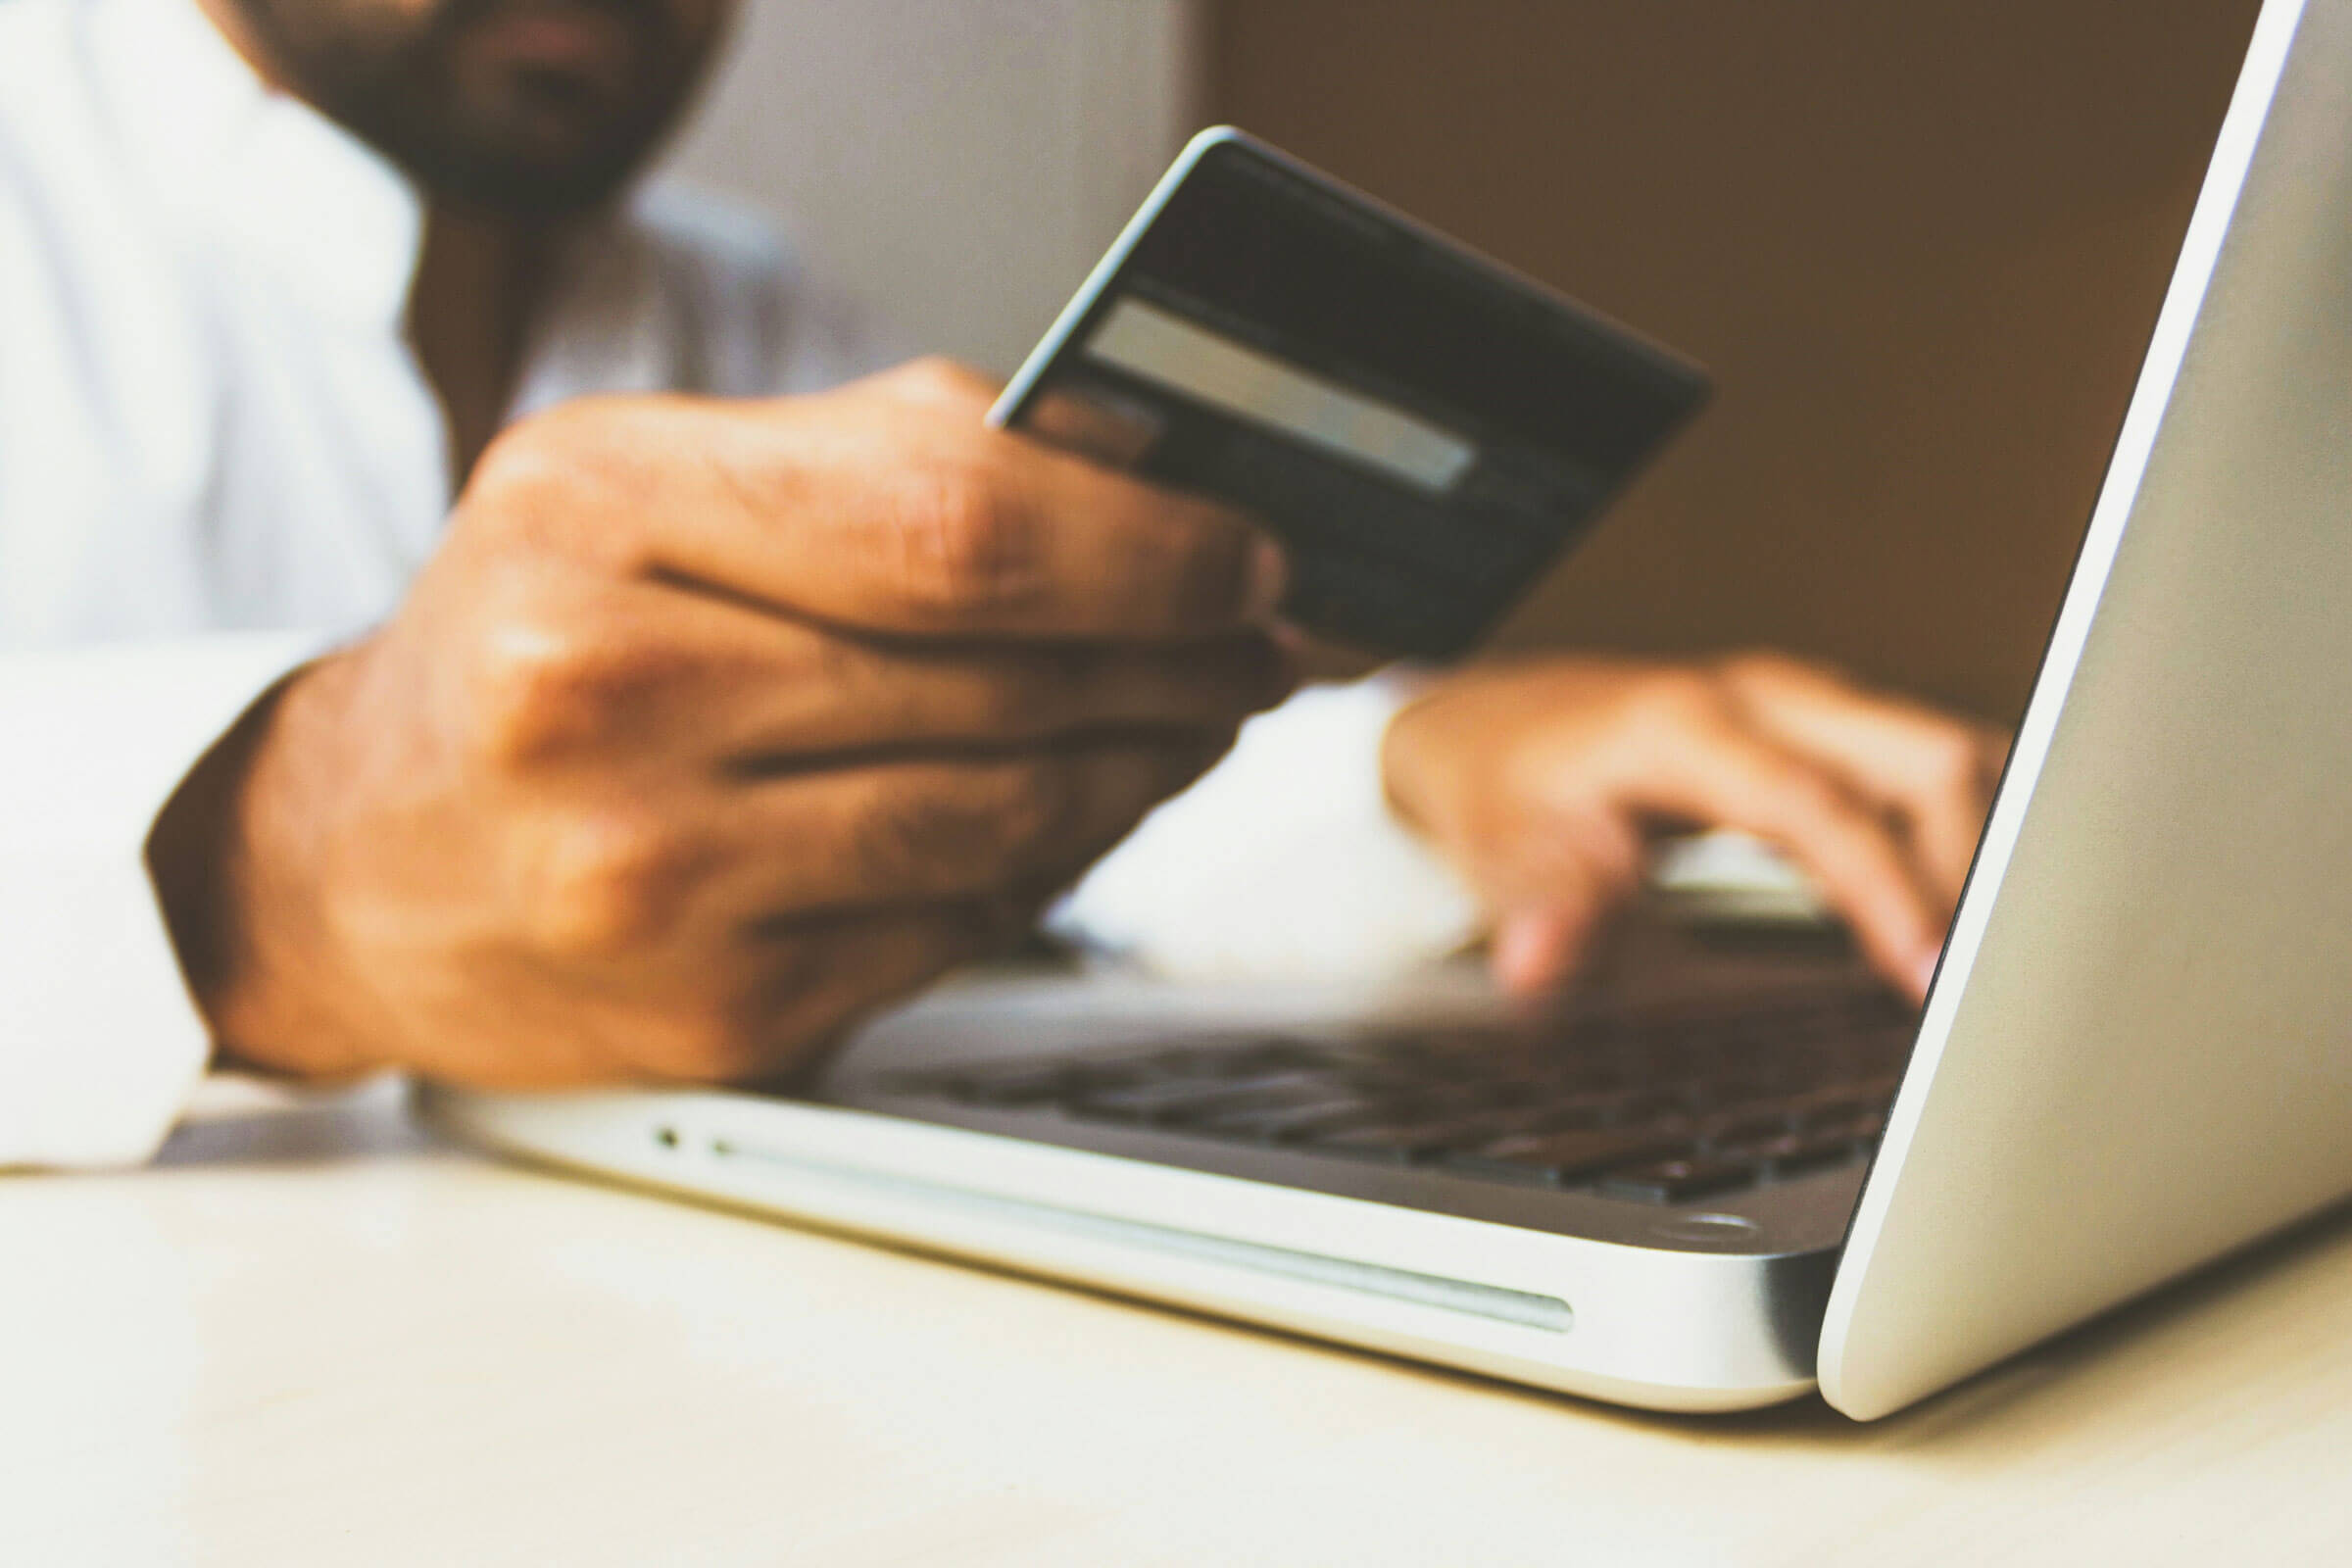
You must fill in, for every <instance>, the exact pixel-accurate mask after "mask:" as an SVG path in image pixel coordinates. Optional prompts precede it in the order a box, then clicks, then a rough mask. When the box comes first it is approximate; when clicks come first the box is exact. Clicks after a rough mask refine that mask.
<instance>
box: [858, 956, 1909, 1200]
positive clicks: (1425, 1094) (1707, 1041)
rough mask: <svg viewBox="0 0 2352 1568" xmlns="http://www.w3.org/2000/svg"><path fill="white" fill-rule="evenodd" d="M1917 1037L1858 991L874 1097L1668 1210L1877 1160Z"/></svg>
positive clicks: (1279, 1041)
mask: <svg viewBox="0 0 2352 1568" xmlns="http://www.w3.org/2000/svg"><path fill="white" fill-rule="evenodd" d="M1917 1022H1918V1019H1917V1016H1916V1014H1914V1013H1913V1012H1911V1011H1910V1010H1909V1009H1908V1008H1906V1007H1904V1006H1902V1005H1899V1004H1898V1003H1896V1002H1895V1001H1894V1000H1893V999H1892V998H1890V997H1888V996H1887V995H1886V994H1885V993H1882V992H1877V991H1859V990H1856V991H1841V992H1838V993H1836V994H1833V995H1826V996H1825V995H1807V996H1804V997H1801V998H1789V999H1782V1000H1779V1001H1776V1002H1773V1003H1769V1004H1754V1003H1750V1004H1746V1005H1738V1006H1717V1007H1713V1008H1694V1007H1691V1006H1689V1005H1684V1006H1680V1007H1676V1008H1673V1009H1655V1010H1642V1011H1635V1010H1620V1011H1610V1012H1587V1013H1581V1014H1577V1015H1574V1016H1567V1017H1561V1018H1558V1019H1554V1020H1551V1021H1549V1022H1545V1023H1530V1024H1524V1025H1512V1026H1482V1027H1478V1028H1423V1029H1409V1030H1406V1029H1389V1030H1382V1031H1379V1032H1368V1033H1363V1034H1359V1035H1354V1036H1350V1037H1347V1038H1322V1037H1315V1038H1308V1037H1304V1036H1299V1037H1294V1036H1288V1035H1280V1034H1250V1035H1221V1036H1217V1037H1213V1038H1206V1039H1189V1040H1172V1041H1168V1042H1166V1043H1163V1044H1157V1045H1152V1046H1148V1047H1145V1048H1142V1049H1134V1050H1127V1049H1122V1050H1120V1051H1118V1052H1116V1053H1109V1054H1105V1053H1102V1052H1085V1053H1073V1054H1062V1055H1050V1056H1030V1057H1020V1058H1013V1059H1006V1058H1001V1057H1000V1058H994V1059H991V1060H988V1061H974V1062H968V1063H961V1064H954V1063H951V1064H947V1065H942V1066H938V1067H931V1068H925V1069H923V1070H921V1071H919V1072H912V1073H904V1074H899V1075H896V1076H893V1077H891V1078H888V1079H885V1080H884V1081H883V1082H882V1085H881V1087H883V1088H885V1089H886V1090H888V1091H889V1092H890V1093H892V1094H894V1095H899V1096H912V1097H916V1098H921V1099H935V1100H946V1101H951V1102H954V1103H958V1104H963V1105H971V1106H980V1107H986V1108H989V1109H992V1110H999V1111H1012V1112H1031V1113H1036V1114H1041V1115H1052V1116H1060V1117H1067V1118H1070V1119H1073V1120H1076V1121H1080V1122H1098V1123H1117V1124H1125V1125H1130V1126H1145V1127H1151V1128H1153V1129H1156V1130H1159V1131H1162V1132H1165V1133H1170V1134H1174V1135H1177V1136H1181V1137H1187V1138H1199V1139H1205V1140H1211V1141H1216V1142H1222V1143H1229V1144H1252V1145H1260V1146H1275V1147H1280V1148H1283V1149H1287V1150H1293V1151H1296V1152H1299V1153H1304V1154H1314V1155H1322V1156H1325V1157H1328V1158H1332V1159H1348V1160H1366V1161H1375V1162H1379V1163H1384V1164H1391V1165H1416V1166H1426V1167H1431V1168H1435V1169H1440V1170H1446V1171H1449V1172H1452V1173H1455V1174H1457V1175H1463V1176H1470V1177H1477V1178H1482V1179H1488V1180H1495V1181H1508V1182H1519V1183H1533V1184H1539V1185H1543V1186H1548V1187H1559V1188H1576V1189H1583V1190H1588V1191H1593V1192H1597V1193H1600V1194H1603V1195H1605V1196H1608V1197H1611V1198H1620V1199H1630V1200H1634V1201H1643V1202H1652V1203H1674V1202H1682V1201H1688V1200H1691V1199H1698V1198H1708V1197H1714V1196H1717V1195H1720V1194H1723V1193H1727V1192H1732V1191H1737V1190H1739V1189H1741V1188H1747V1187H1753V1186H1756V1185H1757V1184H1759V1183H1764V1182H1770V1181H1775V1180H1780V1179H1784V1178H1787V1177H1790V1176H1796V1175H1803V1174H1808V1173H1810V1172H1814V1171H1818V1170H1822V1169H1825V1168H1828V1167H1830V1166H1834V1165H1840V1164H1845V1163H1849V1162H1852V1161H1855V1160H1859V1159H1863V1158H1867V1157H1868V1156H1869V1155H1870V1153H1871V1152H1873V1151H1874V1150H1875V1149H1876V1148H1877V1147H1878V1139H1879V1135H1880V1133H1881V1132H1882V1131H1884V1130H1885V1127H1886V1124H1887V1104H1888V1103H1889V1102H1890V1101H1891V1100H1892V1099H1893V1097H1894V1090H1895V1085H1896V1083H1897V1081H1898V1079H1899V1078H1900V1075H1901V1072H1902V1067H1903V1062H1904V1060H1905V1058H1906V1056H1907V1055H1908V1054H1909V1051H1910V1048H1911V1039H1912V1034H1913V1031H1914V1029H1915V1028H1916V1026H1917Z"/></svg>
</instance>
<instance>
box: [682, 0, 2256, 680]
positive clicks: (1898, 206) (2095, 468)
mask: <svg viewBox="0 0 2352 1568" xmlns="http://www.w3.org/2000/svg"><path fill="white" fill-rule="evenodd" d="M2255 9H2256V4H2255V0H2134V3H2133V4H2131V5H2129V6H2123V5H2117V4H2114V3H2113V0H1993V3H1990V4H1987V3H1985V0H1902V3H1900V4H1891V5H1890V4H1887V3H1886V0H1776V3H1774V4H1772V5H1757V4H1754V3H1752V0H1672V3H1649V4H1643V3H1637V0H1609V3H1603V0H856V3H851V0H752V3H751V5H750V8H749V13H748V16H747V19H746V20H747V28H746V33H745V36H744V38H743V39H742V44H743V49H742V52H741V53H740V54H739V56H738V58H737V60H736V63H735V67H734V70H733V72H732V73H731V74H730V76H729V77H728V79H726V80H725V81H723V82H722V83H721V84H720V87H719V90H718V92H717V93H716V94H715V96H714V97H713V99H712V101H711V104H710V106H709V109H708V112H707V113H706V115H705V116H704V118H703V120H702V121H701V123H699V124H698V125H697V126H696V127H695V128H694V130H693V131H692V133H691V134H690V135H689V136H688V138H687V139H686V141H685V143H684V145H683V146H682V147H681V149H680V155H679V162H680V164H681V165H682V167H683V168H685V169H686V170H687V171H688V172H690V173H692V174H694V175H695V176H696V177H698V178H701V179H703V180H705V181H706V182H709V183H714V184H719V185H725V186H729V187H732V188H734V189H737V190H739V191H743V192H745V193H747V194H749V195H751V196H753V197H754V198H756V199H759V200H761V201H765V202H767V203H770V204H771V205H775V206H778V207H780V208H782V209H784V210H786V211H788V212H790V213H792V214H794V215H795V217H796V218H797V220H798V224H797V226H798V228H799V230H800V232H801V233H802V235H803V237H804V241H805V248H806V249H807V250H809V252H810V253H811V254H812V255H813V256H814V257H815V258H816V259H817V260H818V261H819V262H820V263H823V264H825V265H826V267H827V270H829V271H831V272H832V273H833V274H834V275H835V276H837V277H842V278H845V279H847V280H848V281H849V282H850V283H851V284H852V285H854V287H855V288H856V289H857V290H858V292H859V293H860V294H861V295H863V296H864V297H865V298H866V299H867V300H868V301H869V302H871V303H873V304H875V305H876V306H878V307H880V308H881V309H883V310H884V311H886V312H887V313H888V314H890V315H891V316H892V317H894V318H895V319H897V320H898V321H899V322H900V323H901V324H902V325H903V326H904V327H905V328H907V333H908V335H909V337H910V338H911V340H912V341H914V342H916V343H919V344H922V345H925V346H940V347H947V348H951V349H953V350H955V351H956V352H959V353H962V354H964V355H966V356H967V357H970V358H974V359H976V360H978V361H979V362H980V363H982V364H985V365H989V366H991V367H993V368H998V369H1000V370H1003V369H1006V368H1010V366H1011V365H1012V364H1013V363H1015V362H1016V361H1017V360H1018V358H1019V356H1020V354H1021V353H1022V352H1023V351H1024V350H1025V349H1026V348H1027V346H1028V344H1029V343H1030V341H1031V340H1032V339H1034V337H1035V336H1036V334H1037V333H1038V332H1039V331H1040V330H1041V329H1042V327H1043V326H1044V324H1045V323H1046V321H1047V320H1049V319H1051V317H1052V315H1053V313H1054V310H1055V308H1056V307H1057V306H1058V305H1059V304H1060V302H1061V300H1062V299H1063V298H1064V297H1065V296H1066V295H1067V293H1068V292H1069V290H1070V288H1071V287H1072V286H1073V285H1074V284H1075V282H1076V280H1077V279H1078V277H1079V276H1080V275H1081V274H1082V273H1083V272H1084V270H1085V269H1086V268H1087V267H1088V266H1089V265H1090V264H1091V263H1092V261H1093V260H1094V258H1095V256H1096V254H1097V253H1098V252H1099V251H1100V249H1101V248H1102V246H1103V243H1104V242H1105V241H1106V240H1107V239H1108V238H1109V236H1110V235H1111V234H1112V233H1113V232H1114V231H1115V230H1116V228H1117V226H1118V224H1119V222H1120V221H1121V220H1122V219H1123V218H1124V217H1125V215H1126V213H1127V211H1128V209H1129V208H1130V207H1131V206H1132V205H1133V203H1134V201H1135V200H1136V199H1137V197H1139V196H1140V195H1141V193H1142V191H1143V190H1144V189H1145V188H1146V187H1147V186H1148V185H1149V184H1150V181H1151V178H1152V175H1153V174H1154V173H1155V172H1156V171H1157V169H1158V167H1159V165H1160V164H1162V163H1163V162H1164V161H1165V159H1166V157H1167V156H1168V154H1169V153H1170V152H1171V151H1172V150H1173V148H1174V147H1175V146H1176V145H1177V144H1178V143H1179V142H1180V141H1181V140H1182V137H1183V135H1184V134H1185V133H1186V132H1187V131H1188V130H1189V129H1191V128H1192V127H1193V126H1194V125H1195V124H1196V123H1206V122H1207V121H1209V120H1225V119H1229V120H1232V121H1235V122H1237V123H1241V124H1244V125H1246V126H1249V127H1250V128H1251V129H1253V130H1256V131H1258V132H1260V133H1262V134H1264V135H1266V136H1268V137H1270V138H1272V139H1273V140H1274V141H1276V142H1278V143H1280V144H1282V145H1284V146H1286V147H1289V148H1291V149H1292V150H1293V151H1296V152H1298V153H1299V154H1300V155H1301V156H1303V157H1305V158H1307V159H1309V160H1311V161H1313V162H1315V163H1318V164H1321V165H1322V166H1324V167H1325V168H1328V169H1330V170H1331V171H1333V172H1336V173H1338V174H1340V175H1342V176H1343V177H1345V178H1348V179H1350V180H1352V181H1354V182H1356V183H1358V184H1360V185H1362V186H1364V187H1366V188H1367V189H1370V190H1372V191H1374V192H1376V193H1378V194H1380V195H1382V196H1384V197H1386V198H1387V199H1389V200H1391V201H1393V202H1395V203H1397V205H1399V206H1402V207H1404V208H1405V209H1407V210H1408V211H1411V212H1414V213H1416V214H1418V215H1420V216H1422V217H1424V218H1426V219H1428V220H1429V221H1433V222H1435V223H1437V224H1438V225H1440V226H1441V227H1444V228H1446V229H1448V230H1450V231H1452V232H1454V233H1456V234H1458V235H1460V236H1461V237H1463V238H1464V239H1466V240H1468V241H1470V242H1471V243H1472V244H1474V245H1477V246H1479V247H1480V248H1481V249H1484V250H1486V251H1488V252H1490V253H1491V254H1493V255H1495V256H1497V257H1499V258H1500V259H1502V260H1504V261H1506V262H1509V263H1511V264H1512V265H1514V266H1517V267H1519V268H1522V269H1524V270H1528V271H1530V272H1533V273H1534V274H1536V275H1537V276H1539V277H1542V278H1544V279H1545V280H1546V281H1548V282H1551V283H1553V284H1555V285H1557V286H1559V287H1561V288H1564V289H1566V290H1568V291H1569V292H1570V293H1572V294H1575V295H1577V296H1579V297H1581V298H1583V299H1586V300H1589V301H1591V302H1592V303H1593V304H1594V305H1597V306H1599V307H1600V308H1602V309H1603V310H1606V311H1608V312H1609V313H1611V314H1612V315H1615V316H1618V317H1620V318H1622V319H1626V320H1628V321H1630V322H1632V323H1634V324H1636V325H1638V326H1640V327H1642V328H1643V329H1644V330H1646V331H1649V332H1651V333H1653V334H1655V335H1657V336H1659V337H1662V338H1664V339H1665V340H1667V341H1668V342H1671V343H1673V344H1675V345H1676V346H1678V347H1680V348H1682V349H1683V350H1685V351H1686V352H1689V353H1691V354H1692V355H1695V356H1696V357H1698V358H1699V359H1700V360H1702V361H1704V362H1705V363H1706V364H1707V365H1708V367H1709V368H1711V369H1712V371H1713V372H1714V374H1715V377H1716V380H1717V397H1716V401H1715V404H1714V406H1713V407H1712V408H1711V409H1710V410H1709V411H1708V412H1707V414H1706V415H1705V416H1704V417H1702V418H1701V420H1700V422H1699V423H1698V424H1697V425H1696V426H1694V427H1693V428H1692V429H1691V432H1689V433H1688V434H1687V435H1686V436H1685V437H1684V438H1683V440H1682V441H1681V442H1679V443H1678V444H1677V445H1676V447H1675V448H1674V449H1673V450H1672V451H1670V452H1669V453H1668V454H1667V456H1666V458H1665V459H1664V461H1663V462H1661V463H1660V464H1659V465H1658V466H1656V468H1655V469H1653V470H1652V472H1651V473H1650V474H1649V475H1648V476H1647V477H1646V478H1645V479H1644V480H1642V482H1641V483H1640V484H1639V485H1638V486H1637V488H1636V489H1635V490H1634V492H1633V493H1631V494H1630V495H1628V496H1627V497H1626V498H1625V500H1624V501H1623V502H1622V503H1621V504H1620V506H1619V507H1618V508H1617V509H1616V511H1615V512H1614V513H1613V514H1612V515H1610V517H1609V518H1608V520H1607V521H1606V522H1605V523H1604V524H1603V525H1602V527H1601V529H1600V531H1599V533H1598V534H1597V535H1596V536H1595V537H1594V538H1593V542H1592V543H1591V544H1590V545H1589V546H1587V547H1586V548H1585V549H1584V550H1583V551H1581V552H1580V553H1578V554H1577V555H1576V556H1574V557H1573V558H1571V560H1570V561H1569V562H1568V563H1567V564H1564V565H1563V567H1562V568H1561V569H1560V571H1559V572H1558V573H1557V574H1556V575H1555V576H1554V577H1553V579H1552V580H1551V581H1549V582H1548V583H1547V584H1546V585H1545V586H1544V589H1543V590H1542V591H1541V592H1540V593H1539V594H1538V595H1537V596H1536V598H1535V600H1534V601H1533V602H1532V603H1531V604H1530V605H1529V606H1528V607H1527V609H1526V610H1525V612H1524V613H1522V614H1521V615H1520V616H1519V617H1517V619H1516V620H1515V621H1514V623H1513V624H1512V625H1511V627H1510V628H1509V629H1508V632H1507V634H1506V638H1505V640H1506V642H1509V643H1513V644H1517V645H1522V646H1524V645H1529V644H1573V645H1582V646H1608V647H1618V648H1630V649H1639V650H1651V651H1659V652H1681V651H1691V650H1704V649H1717V648H1729V647H1739V646H1744V645H1749V644H1755V643H1774V644H1778V645H1781V646H1786V647H1790V648H1794V649H1797V650H1800V651H1803V652H1806V653H1810V654H1813V655H1817V656H1820V657H1824V658H1828V659H1831V660H1835V661H1837V662H1840V663H1843V664H1845V665H1847V666H1849V667H1851V668H1853V669H1855V670H1857V671H1858V672H1861V673H1863V674H1865V675H1868V676H1870V677H1873V678H1875V679H1879V680H1883V681H1889V682H1894V683H1897V684H1901V685H1904V686H1907V687H1910V688H1913V689H1916V690H1920V691H1923V692H1926V693H1928V694H1931V695H1933V696H1936V697H1937V698H1940V699H1943V700H1945V701H1949V702H1956V703H1959V704H1962V705H1964V706H1967V707H1970V708H1973V709H1975V710H1977V711H1981V712H1983V713H1985V714H1987V715H1989V716H1993V717H1998V718H2009V717H2013V716H2014V715H2015V713H2016V712H2017V711H2019V709H2020V708H2021V707H2022V705H2023V702H2024V698H2025V695H2026V691H2027V688H2028V686H2029V684H2030V682H2031V679H2032V675H2033V672H2034V666H2035V664H2036V662H2037V661H2038V659H2039V655H2040V649H2041V642H2042V636H2043V633H2044V631H2045V629H2046V627H2047V624H2048V621H2049V619H2050V617H2051V615H2052V614H2053V613H2055V610H2056V605H2057V600H2058V596H2059V594H2060V592H2061V590H2062V589H2063V587H2064V579H2065V575H2066V571H2067V568H2068V566H2069V564H2070V563H2071V561H2072V559H2073V554H2074V550H2075V547H2076V544H2077V542H2078V539H2079V537H2080V534H2081V530H2082V525H2083V523H2084V521H2085V520H2086V518H2087V515H2088V512H2089V507H2090V503H2091V500H2092V497H2093V496H2094V494H2095V492H2096V490H2097V486H2098V481H2099V478H2100V473H2101V470H2102V467H2103V466H2104V463H2105V458H2106V451H2107V446H2108V443H2109V441H2110V439H2111V437H2112V435H2113V432H2114V429H2115V426H2116V425H2117V423H2118V422H2119V421H2120V419H2121V417H2122V413H2123V407H2124V403H2125V400H2126V398H2127V397H2128V396H2129V393H2130V390H2131V375H2132V372H2133V370H2134V369H2135V368H2136V364H2137V360H2138V357H2139V354H2140V351H2141V348H2142V346H2143V344H2144V342H2145V339H2146V336H2147V333H2148V330H2149V328H2150V326H2151V325H2152V324H2153V321H2154V318H2155V310H2156V305H2157V301H2158V299H2159V297H2160V296H2161V293H2162V290H2163V287H2164V283H2165V280H2166V278H2167V276H2168V274H2169V271H2170V269H2171V265H2172V259H2173V251H2174V249H2175V246H2176V245H2177V243H2178V240H2179V236H2180V230H2181V228H2182V226H2183V225H2184V224H2185V222H2186V221H2187V214H2188V208H2189V205H2190V203H2191V202H2192V200H2193V199H2194V196H2195V193H2196V186H2197V181H2198V179H2199V177H2200V176H2201V174H2202V172H2203V168H2204V163H2205V159H2206V156H2207V154H2208V152H2209V151H2210V146H2211V140H2212V135H2213V132H2214V129H2215V127H2216V126H2217V125H2218V124H2219V123H2220V118H2221V112H2222V109H2223V106H2224V104H2225V103H2226V102H2227V100H2228V96H2229V87H2230V84H2231V82H2232V80H2233V79H2234V76H2235V73H2236V69H2237V63H2238V56H2239V54H2240V52H2241V50H2242V47H2243V44H2244V41H2245V38H2246V36H2247V34H2248V32H2249V31H2250V29H2251V27H2252V22H2253V14H2254V11H2255Z"/></svg>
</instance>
